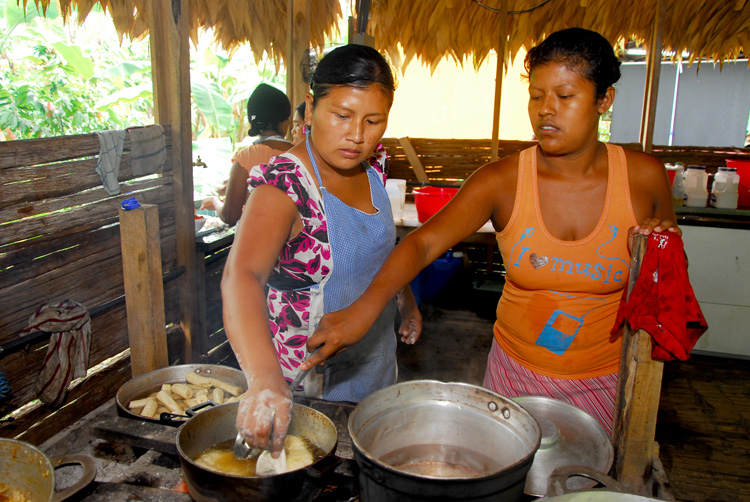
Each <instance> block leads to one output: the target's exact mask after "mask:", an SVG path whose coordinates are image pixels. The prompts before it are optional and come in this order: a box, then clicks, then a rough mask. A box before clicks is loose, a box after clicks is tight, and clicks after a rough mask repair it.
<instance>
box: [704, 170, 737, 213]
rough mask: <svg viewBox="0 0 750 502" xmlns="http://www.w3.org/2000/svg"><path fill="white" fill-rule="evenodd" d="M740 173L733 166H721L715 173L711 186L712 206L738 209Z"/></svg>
mask: <svg viewBox="0 0 750 502" xmlns="http://www.w3.org/2000/svg"><path fill="white" fill-rule="evenodd" d="M739 186H740V175H739V174H737V169H734V168H733V167H720V168H719V171H718V172H717V173H716V174H715V175H714V184H713V187H711V206H712V207H719V208H723V209H737V201H738V199H739Z"/></svg>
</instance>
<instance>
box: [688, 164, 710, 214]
mask: <svg viewBox="0 0 750 502" xmlns="http://www.w3.org/2000/svg"><path fill="white" fill-rule="evenodd" d="M707 185H708V173H706V170H705V169H704V168H703V166H687V169H686V170H685V205H686V206H693V207H706V203H707V202H708V189H707V188H706V186H707Z"/></svg>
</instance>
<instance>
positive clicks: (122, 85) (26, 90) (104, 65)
mask: <svg viewBox="0 0 750 502" xmlns="http://www.w3.org/2000/svg"><path fill="white" fill-rule="evenodd" d="M104 23H109V25H110V26H111V20H108V19H105V17H104V14H102V13H101V12H96V11H94V12H92V13H91V14H89V18H88V19H87V22H86V23H85V25H82V26H78V25H77V23H75V21H73V22H70V23H68V24H67V25H63V23H62V18H61V17H60V16H59V15H58V13H57V11H56V8H55V3H54V2H52V3H50V5H49V7H48V9H47V12H46V17H43V16H41V15H40V14H39V13H38V12H37V10H36V8H35V7H34V5H33V3H29V4H28V7H27V10H26V12H24V9H23V8H22V7H19V6H18V5H17V4H16V1H15V0H0V68H2V73H0V131H2V133H3V135H4V136H5V137H6V139H13V138H17V139H22V138H37V137H48V136H61V135H67V134H81V133H87V132H92V131H95V130H105V129H122V128H125V127H130V126H135V125H145V124H149V123H152V122H153V117H152V115H151V107H152V106H151V101H152V99H151V90H150V87H151V79H150V68H151V64H150V60H149V58H148V45H147V43H146V42H144V41H140V42H132V43H123V45H119V40H118V39H117V35H116V33H115V32H114V29H112V30H102V29H97V28H101V26H102V25H105V26H106V24H104ZM122 61H130V65H128V66H124V65H123V63H122ZM144 89H148V91H147V92H144ZM134 91H137V92H134Z"/></svg>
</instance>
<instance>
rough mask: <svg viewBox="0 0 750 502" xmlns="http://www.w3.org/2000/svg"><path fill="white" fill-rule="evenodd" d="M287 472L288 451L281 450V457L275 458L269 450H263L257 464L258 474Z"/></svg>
mask: <svg viewBox="0 0 750 502" xmlns="http://www.w3.org/2000/svg"><path fill="white" fill-rule="evenodd" d="M285 472H287V463H286V453H285V452H284V450H281V455H279V458H273V457H272V456H271V452H270V451H269V450H263V451H262V452H261V454H260V456H258V463H257V464H255V475H256V476H261V477H262V476H275V475H276V474H284V473H285Z"/></svg>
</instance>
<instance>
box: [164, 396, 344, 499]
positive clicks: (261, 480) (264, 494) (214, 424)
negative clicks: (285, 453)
mask: <svg viewBox="0 0 750 502" xmlns="http://www.w3.org/2000/svg"><path fill="white" fill-rule="evenodd" d="M238 406H239V403H230V404H224V405H221V406H217V407H215V408H211V409H208V410H206V411H203V412H201V413H199V414H197V415H196V416H194V417H193V418H191V419H190V420H188V421H187V422H186V423H185V424H183V425H182V426H181V427H180V428H179V430H178V431H177V451H178V452H179V454H180V464H181V465H182V473H183V477H184V479H185V484H186V485H187V488H188V491H189V492H190V495H191V496H192V497H193V499H195V500H196V501H197V502H224V501H226V502H236V501H285V502H286V501H290V502H291V501H305V500H309V499H310V497H311V493H314V492H315V491H316V490H317V487H318V484H319V483H320V480H321V478H322V477H323V475H324V474H325V473H326V472H327V471H328V470H330V469H331V467H332V466H334V464H335V460H336V457H334V456H333V452H334V450H335V449H336V444H337V442H338V435H337V432H336V426H334V425H333V422H331V420H330V419H329V418H328V417H326V416H325V415H323V414H322V413H320V412H319V411H316V410H313V409H312V408H308V407H307V406H302V405H299V404H295V405H294V408H293V410H292V420H291V423H290V425H289V434H296V435H299V436H304V437H306V438H307V439H309V440H310V441H311V442H312V443H314V444H315V445H316V446H317V447H319V448H320V449H322V450H323V451H324V452H326V457H325V458H323V459H321V460H319V461H317V462H315V463H314V464H312V465H311V466H308V467H306V468H304V469H298V470H296V471H291V472H287V473H284V474H279V475H276V476H267V477H249V476H235V475H232V474H223V473H219V472H216V471H212V470H209V469H206V468H204V467H202V466H200V465H198V464H196V463H195V462H194V460H193V459H194V458H196V457H197V456H198V455H199V454H201V453H202V452H203V451H205V450H206V449H208V448H210V447H211V446H214V445H216V444H218V443H221V442H224V441H227V440H234V438H235V436H236V435H237V428H236V426H235V419H236V417H237V408H238ZM332 460H333V462H332Z"/></svg>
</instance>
